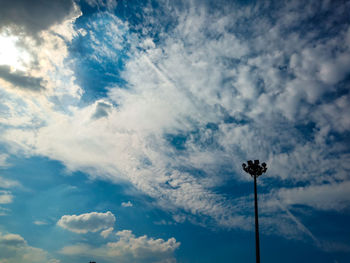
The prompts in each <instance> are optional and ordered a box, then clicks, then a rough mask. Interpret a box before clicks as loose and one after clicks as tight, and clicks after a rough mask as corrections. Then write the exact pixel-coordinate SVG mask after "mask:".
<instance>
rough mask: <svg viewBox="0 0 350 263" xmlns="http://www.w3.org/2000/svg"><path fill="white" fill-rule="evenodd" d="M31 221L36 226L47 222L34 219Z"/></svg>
mask: <svg viewBox="0 0 350 263" xmlns="http://www.w3.org/2000/svg"><path fill="white" fill-rule="evenodd" d="M33 223H34V224H35V225H37V226H44V225H47V224H48V223H47V222H45V221H41V220H35V221H34V222H33Z"/></svg>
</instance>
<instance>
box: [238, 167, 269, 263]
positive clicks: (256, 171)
mask: <svg viewBox="0 0 350 263" xmlns="http://www.w3.org/2000/svg"><path fill="white" fill-rule="evenodd" d="M247 163H248V165H247V164H245V163H243V164H242V167H243V170H244V171H245V172H246V173H249V174H250V175H251V177H254V206H255V249H256V263H260V242H259V219H258V218H259V216H258V190H257V186H256V178H258V177H259V176H260V175H262V174H263V173H265V172H266V170H267V166H266V163H262V164H261V165H259V160H254V162H253V161H252V160H249V161H248V162H247Z"/></svg>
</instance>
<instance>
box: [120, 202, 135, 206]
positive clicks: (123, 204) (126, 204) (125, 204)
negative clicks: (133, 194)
mask: <svg viewBox="0 0 350 263" xmlns="http://www.w3.org/2000/svg"><path fill="white" fill-rule="evenodd" d="M132 206H133V204H132V203H131V202H130V201H127V202H122V207H132Z"/></svg>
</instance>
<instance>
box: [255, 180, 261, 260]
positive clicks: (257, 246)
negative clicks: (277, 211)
mask: <svg viewBox="0 0 350 263" xmlns="http://www.w3.org/2000/svg"><path fill="white" fill-rule="evenodd" d="M256 177H257V176H256V175H254V204H255V248H256V263H260V244H259V219H258V193H257V187H256Z"/></svg>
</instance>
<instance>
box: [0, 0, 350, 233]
mask: <svg viewBox="0 0 350 263" xmlns="http://www.w3.org/2000/svg"><path fill="white" fill-rule="evenodd" d="M90 3H91V4H94V3H95V4H97V3H98V2H97V1H90ZM103 3H106V2H103ZM296 3H299V4H296V5H289V4H285V3H281V4H276V6H274V8H270V6H269V5H268V6H269V7H264V5H262V6H259V5H257V6H256V8H255V9H254V10H253V9H250V8H249V7H247V8H237V9H236V8H232V7H229V6H228V7H227V10H226V11H212V10H209V9H206V8H205V7H201V8H200V9H196V8H194V6H193V5H191V4H189V5H188V6H186V7H184V8H183V9H181V10H180V9H177V8H176V6H175V7H170V8H173V10H172V12H167V13H169V14H172V15H173V16H174V19H175V20H176V23H174V24H176V26H175V27H174V28H173V29H172V30H168V31H167V32H161V34H160V40H159V41H157V42H154V41H153V40H150V39H149V37H147V39H146V40H144V39H141V36H136V35H131V34H130V33H129V32H128V30H129V27H130V25H128V24H125V23H123V21H121V20H119V19H118V18H117V17H115V16H113V15H111V14H108V15H106V14H101V15H99V17H97V18H96V20H97V21H92V22H91V23H90V24H89V30H88V31H89V32H88V34H89V36H90V37H91V48H92V49H94V50H93V51H92V52H91V56H92V57H95V59H96V60H97V61H99V62H100V63H103V61H104V59H111V60H114V59H115V58H116V56H118V54H120V50H121V49H122V45H123V44H125V43H124V42H123V41H124V40H122V39H124V38H127V40H125V41H126V43H127V44H128V45H130V50H129V51H128V52H129V53H128V54H130V59H129V60H128V61H126V63H125V70H124V71H123V72H122V73H121V74H122V78H123V79H124V80H125V81H126V83H127V87H128V89H125V88H124V87H118V86H111V87H109V92H108V95H107V98H104V99H103V100H98V101H95V102H92V103H91V104H90V105H86V106H84V107H78V106H77V102H78V101H79V98H80V95H81V89H80V87H77V86H76V85H75V84H74V79H75V76H74V72H73V71H71V70H69V65H68V64H65V63H67V61H69V54H68V48H67V42H65V41H63V40H62V38H60V37H57V36H56V37H55V36H54V34H52V32H55V30H56V31H57V32H61V34H62V35H63V36H65V37H64V39H66V40H68V43H69V40H70V39H72V38H73V37H74V36H75V34H76V32H74V30H73V27H72V23H73V21H74V19H75V18H76V16H77V14H76V16H72V17H71V18H70V19H68V20H67V24H64V26H63V29H64V30H63V29H62V28H60V27H59V26H58V25H56V27H52V32H42V34H41V37H42V38H43V40H44V41H43V44H42V45H40V46H35V47H34V48H32V49H31V52H32V53H33V54H34V55H33V56H34V57H36V58H37V60H38V61H39V68H40V70H38V71H33V72H30V76H33V77H41V78H43V79H44V80H45V81H46V83H47V85H46V87H45V88H46V90H47V92H48V94H49V95H50V96H51V97H50V98H49V100H48V98H47V97H45V96H42V97H40V96H39V95H37V96H33V95H28V94H26V95H23V94H24V93H21V94H19V95H18V94H17V91H16V92H13V89H11V87H7V86H6V87H5V85H4V84H1V85H2V86H1V87H2V89H1V92H3V93H4V96H5V97H6V98H7V101H6V102H4V105H5V106H6V107H7V109H8V111H7V114H5V116H1V117H0V122H1V123H6V124H8V125H11V128H9V129H7V130H6V131H5V132H4V133H2V134H1V135H0V136H1V137H0V138H1V140H2V141H3V142H6V143H7V144H8V145H10V147H11V151H13V152H14V153H16V154H20V153H23V152H24V154H26V155H28V156H30V155H42V156H47V157H48V158H51V159H55V160H59V161H62V162H63V163H64V164H65V165H66V167H67V168H68V169H69V170H71V171H75V170H82V171H85V172H87V173H89V174H90V175H91V176H92V177H101V178H105V179H108V180H110V181H112V182H118V181H121V180H122V181H124V180H125V181H128V182H131V183H132V184H133V185H134V186H135V187H136V188H137V189H139V190H140V191H143V192H144V193H147V194H148V195H150V196H152V197H153V198H155V199H157V200H158V205H159V206H161V207H162V208H164V209H166V210H168V211H171V212H173V213H174V214H176V213H178V212H179V210H184V213H183V216H182V217H181V220H180V221H181V222H183V221H184V220H185V219H184V218H183V217H186V218H187V219H189V220H190V219H191V220H192V222H194V221H195V219H193V217H196V216H199V217H202V218H206V217H209V218H211V219H212V220H213V221H214V222H215V225H219V226H224V227H241V228H244V229H249V223H247V220H246V217H245V216H242V215H244V214H245V211H246V210H245V209H246V208H245V207H246V200H243V199H242V200H241V199H239V198H236V199H232V198H230V197H227V196H222V195H220V193H218V192H217V191H215V190H214V189H217V187H220V186H222V185H224V184H225V183H227V181H228V178H229V177H231V175H232V177H233V178H234V180H237V181H244V180H249V179H250V178H249V177H247V176H245V175H243V172H242V170H241V163H242V162H243V161H246V160H247V159H250V158H260V159H264V160H267V163H268V166H269V170H268V174H267V175H265V176H264V177H269V179H275V180H283V182H285V184H286V185H288V187H293V186H294V185H296V184H297V183H299V182H303V183H306V184H308V185H310V189H313V190H315V191H316V192H315V200H316V199H318V198H320V199H321V200H323V197H322V196H321V194H320V193H319V192H317V191H319V190H317V189H318V188H317V187H319V185H321V184H323V183H329V184H330V185H331V186H330V187H333V186H334V187H335V188H334V189H338V188H339V189H340V190H341V191H340V192H339V194H338V195H337V196H335V195H334V196H333V197H334V198H333V200H340V199H341V200H345V201H346V202H347V199H346V197H344V195H346V194H347V193H346V191H347V190H346V188H343V187H340V185H343V186H344V185H347V182H348V180H349V177H348V171H349V169H350V167H349V165H348V163H349V154H348V152H349V148H348V146H346V145H345V144H344V143H343V142H342V141H337V138H334V137H332V133H334V132H338V133H340V134H345V132H348V130H349V129H350V128H349V127H350V124H349V123H350V122H349V117H348V116H350V114H349V107H348V104H347V103H346V102H347V101H348V99H349V98H348V95H342V96H338V95H337V85H338V84H339V83H341V81H343V80H344V78H345V77H346V76H347V74H348V73H349V68H350V67H348V63H349V54H350V49H349V46H348V45H347V42H346V41H343V40H344V39H346V40H348V39H349V35H350V33H349V32H350V29H349V26H348V25H346V26H343V27H342V28H341V29H340V30H339V32H337V33H334V35H332V36H331V35H329V36H327V38H324V37H322V34H321V33H320V32H319V30H312V28H311V29H310V32H306V33H305V32H301V31H298V30H297V31H295V29H296V28H298V27H297V26H296V25H298V23H306V21H307V19H308V18H310V17H313V16H314V15H316V14H317V13H320V12H322V10H319V9H317V8H319V7H318V5H315V6H317V8H316V7H313V5H312V3H310V5H309V4H306V5H307V7H306V8H304V6H301V5H300V3H302V2H301V1H300V2H296ZM187 7H188V8H187ZM264 8H266V9H264ZM298 8H299V9H300V10H301V8H302V12H301V11H300V10H299V9H298ZM320 8H321V7H320ZM336 8H338V9H339V10H338V9H337V10H335V11H334V12H336V11H339V12H340V11H341V6H337V7H336ZM271 10H272V11H271ZM273 10H275V11H273ZM298 10H299V11H298ZM304 10H307V11H305V12H304ZM265 12H272V14H273V16H271V17H272V18H271V17H269V16H265V15H264V13H265ZM332 12H333V11H332ZM103 16H106V17H107V18H108V19H109V21H111V22H110V23H108V25H107V26H106V25H105V27H106V30H105V31H103V32H106V34H105V35H103V36H102V37H101V38H102V39H103V41H102V40H101V39H99V38H98V36H96V34H95V33H96V32H95V31H96V30H97V29H99V28H100V26H101V24H102V23H101V21H99V18H101V17H103ZM145 16H147V12H146V11H145ZM171 18H173V17H172V16H171V17H169V19H171ZM274 19H275V20H274ZM329 19H330V18H329ZM324 21H325V22H324V23H326V24H327V25H326V24H325V26H329V24H328V20H327V19H326V18H325V19H324ZM329 23H330V24H331V22H329ZM152 25H155V23H152ZM158 26H159V27H160V25H158ZM145 27H146V26H145ZM320 27H321V26H320ZM157 28H158V27H157ZM147 30H148V29H147V28H145V32H147ZM245 30H246V31H247V32H245ZM320 30H321V29H320ZM62 32H63V33H62ZM99 32H100V31H99ZM101 42H102V43H101ZM102 44H104V45H102ZM139 45H140V46H141V47H142V50H140V49H139V48H138V47H139ZM28 46H29V45H28ZM116 51H118V52H116ZM47 54H49V55H48V57H47ZM64 59H67V60H64ZM65 61H66V62H65ZM328 94H331V95H332V96H328ZM67 96H68V97H69V98H70V100H67ZM325 96H327V98H326V99H325V98H324V97H325ZM52 98H55V99H56V100H57V101H58V102H57V103H52ZM112 102H113V103H112ZM106 105H107V106H106ZM113 105H117V106H113ZM58 106H59V107H60V109H59V110H57V107H58ZM304 126H306V127H307V128H308V127H310V128H309V131H308V132H310V133H311V135H309V134H304V133H303V132H302V131H300V127H304ZM23 127H25V128H23ZM210 127H214V128H210ZM169 135H173V136H175V137H176V136H183V137H185V138H186V139H185V141H184V142H183V149H182V150H178V149H176V148H175V147H173V145H171V143H170V142H169V139H168V137H167V136H169ZM222 170H223V171H222ZM193 171H194V172H193ZM221 171H222V172H221ZM199 172H200V173H199ZM198 174H200V176H199V175H198ZM264 177H262V178H261V180H262V182H263V181H264ZM335 181H337V182H339V183H337V184H335V183H334V182H335ZM271 187H274V185H272V186H271ZM313 187H314V188H313ZM322 189H323V188H322ZM327 189H328V188H327ZM276 191H277V189H272V193H276ZM290 191H291V193H293V191H296V190H295V189H294V190H293V189H291V190H290ZM286 193H287V192H286ZM303 195H304V194H303ZM268 198H273V194H271V195H269V196H268ZM286 200H287V199H286ZM288 200H291V201H289V202H290V205H292V204H294V203H298V202H301V201H300V200H297V199H295V198H289V199H288ZM307 200H309V201H308V205H310V206H312V207H314V208H319V205H318V204H317V203H316V201H312V198H311V197H310V196H308V198H307ZM326 204H327V202H326ZM345 205H346V204H345V203H344V204H343V205H341V206H338V207H337V209H342V208H344V207H345ZM323 208H324V209H333V208H332V205H331V204H330V203H328V205H324V207H323ZM75 217H79V216H75ZM70 218H71V216H67V217H66V218H65V219H64V220H67V222H69V219H70ZM61 220H62V222H63V221H64V220H63V218H62V219H61ZM61 220H60V221H61ZM75 220H76V221H77V222H78V221H79V219H77V218H75ZM198 221H200V220H199V219H198ZM203 221H204V222H208V221H207V220H206V219H204V220H203ZM79 222H80V221H79ZM62 224H63V223H62ZM64 225H65V226H66V227H67V228H68V227H70V226H68V223H67V224H64ZM108 227H112V225H109V226H106V228H108ZM72 229H74V231H75V232H81V231H92V230H87V229H85V228H79V227H73V228H72ZM89 229H95V228H93V227H91V228H89ZM101 229H102V228H101ZM286 229H287V228H286ZM290 229H291V228H288V229H287V230H285V232H288V231H289V230H290ZM96 231H98V230H96ZM281 231H282V230H281ZM106 233H107V232H106Z"/></svg>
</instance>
